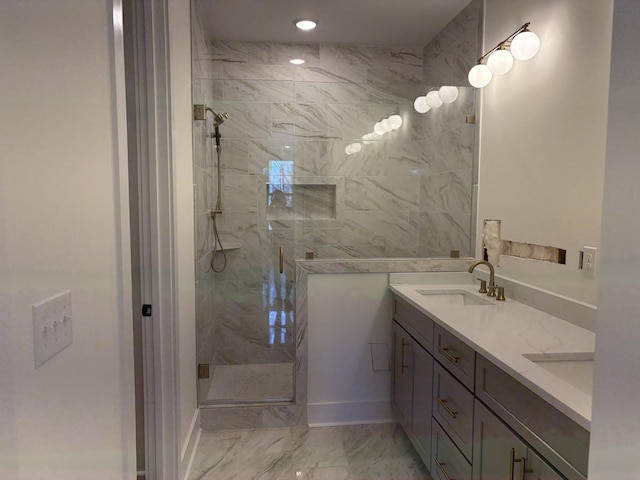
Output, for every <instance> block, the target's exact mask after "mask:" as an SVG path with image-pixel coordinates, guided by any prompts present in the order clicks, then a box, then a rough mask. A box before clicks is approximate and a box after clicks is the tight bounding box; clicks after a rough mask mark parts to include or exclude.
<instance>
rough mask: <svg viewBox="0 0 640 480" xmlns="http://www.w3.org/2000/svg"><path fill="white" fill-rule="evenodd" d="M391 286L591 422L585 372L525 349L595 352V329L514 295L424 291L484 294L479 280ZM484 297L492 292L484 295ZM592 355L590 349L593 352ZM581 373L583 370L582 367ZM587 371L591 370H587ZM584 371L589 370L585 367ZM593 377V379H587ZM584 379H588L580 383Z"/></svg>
mask: <svg viewBox="0 0 640 480" xmlns="http://www.w3.org/2000/svg"><path fill="white" fill-rule="evenodd" d="M389 288H390V290H391V291H392V292H394V293H395V294H396V295H398V296H399V297H401V298H403V299H404V300H406V301H407V302H409V303H410V304H411V305H413V306H414V307H416V308H417V309H418V310H420V311H421V312H423V313H425V314H426V315H428V316H429V317H431V318H432V319H433V320H434V321H435V322H436V323H438V324H439V325H441V326H442V327H443V328H445V329H446V330H448V331H450V332H451V333H453V334H455V335H456V336H457V337H459V338H460V339H461V340H462V341H464V342H465V343H466V344H467V345H469V346H470V347H472V348H473V349H474V350H476V351H477V352H478V353H480V354H481V355H483V356H484V357H485V358H487V359H488V360H490V361H491V362H493V363H494V364H495V365H497V366H498V367H500V368H501V369H502V370H504V371H505V372H507V373H508V374H509V375H511V376H512V377H513V378H515V379H516V380H518V381H519V382H521V383H522V384H524V385H525V386H526V387H528V388H529V389H530V390H532V391H533V392H535V393H536V394H537V395H538V396H540V397H541V398H543V399H544V400H546V401H547V402H549V403H550V404H551V405H553V406H554V407H556V408H557V409H558V410H560V411H561V412H562V413H564V414H565V415H567V416H568V417H569V418H571V419H572V420H573V421H575V422H576V423H578V424H579V425H580V426H582V427H583V428H585V429H587V430H590V428H591V400H592V396H591V394H590V393H587V391H585V390H588V389H586V388H584V378H583V379H579V378H577V377H576V378H575V380H574V379H573V378H571V375H572V374H571V373H569V375H568V380H567V375H566V374H564V375H563V376H564V379H563V378H560V376H558V375H556V374H553V373H551V372H550V371H549V370H548V369H546V368H544V367H543V366H541V365H542V364H541V363H537V362H533V361H531V360H529V359H528V358H526V357H524V356H523V354H534V357H535V355H536V354H537V355H540V354H543V356H544V354H546V356H549V355H551V354H569V355H573V354H576V355H578V356H581V355H582V354H585V353H592V352H594V348H595V334H594V333H593V332H590V331H589V330H586V329H584V328H581V327H578V326H576V325H573V324H571V323H568V322H566V321H564V320H562V319H560V318H558V317H554V316H552V315H549V314H547V313H544V312H542V311H540V310H537V309H535V308H532V307H529V306H527V305H524V304H522V303H519V302H517V301H515V300H512V299H510V298H508V293H509V292H507V299H506V301H504V302H497V301H495V300H494V301H493V302H494V303H493V304H492V305H454V304H447V303H442V302H438V301H436V300H430V299H429V296H428V295H423V294H421V293H419V291H425V290H434V291H437V290H444V289H455V290H464V291H466V292H468V293H469V294H472V295H479V294H478V286H477V285H473V284H469V283H466V284H460V283H451V284H406V283H393V281H392V283H391V284H390V285H389ZM482 297H483V298H485V299H486V298H487V297H486V296H485V295H482ZM587 356H588V355H587ZM576 375H578V376H580V375H581V374H580V373H577V374H576ZM587 375H589V373H588V372H587ZM582 376H583V377H584V372H583V373H582ZM587 381H589V380H588V379H587ZM581 382H582V385H580V384H581Z"/></svg>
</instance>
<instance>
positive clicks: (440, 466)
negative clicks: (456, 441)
mask: <svg viewBox="0 0 640 480" xmlns="http://www.w3.org/2000/svg"><path fill="white" fill-rule="evenodd" d="M434 460H435V462H436V465H438V469H439V470H440V471H441V472H442V475H444V478H446V479H447V480H454V479H453V478H451V477H450V476H449V474H448V473H447V471H446V470H445V469H444V466H445V465H446V463H440V462H439V461H438V457H436V458H434Z"/></svg>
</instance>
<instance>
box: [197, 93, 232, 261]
mask: <svg viewBox="0 0 640 480" xmlns="http://www.w3.org/2000/svg"><path fill="white" fill-rule="evenodd" d="M207 112H211V114H212V115H213V128H214V131H213V132H212V133H211V134H210V138H212V139H215V141H216V153H217V157H218V161H217V168H216V170H217V180H218V192H217V195H216V206H215V208H214V209H213V210H211V220H212V223H213V255H212V257H211V269H212V270H213V271H214V272H216V273H220V272H222V271H224V269H225V268H226V267H227V253H226V252H225V251H224V247H223V246H222V242H221V241H220V236H219V235H218V225H217V222H216V216H217V215H220V214H222V172H221V162H220V160H221V154H222V148H221V146H220V125H222V124H223V123H224V121H225V120H226V119H227V118H229V114H228V113H226V112H225V113H218V112H216V111H214V110H213V109H212V108H209V107H207V106H206V105H202V104H199V105H194V109H193V116H194V119H195V120H206V119H207ZM218 246H220V248H219V249H218ZM218 250H220V251H221V252H222V257H223V258H224V263H223V264H222V268H221V269H219V270H217V269H216V267H215V260H216V252H217V251H218Z"/></svg>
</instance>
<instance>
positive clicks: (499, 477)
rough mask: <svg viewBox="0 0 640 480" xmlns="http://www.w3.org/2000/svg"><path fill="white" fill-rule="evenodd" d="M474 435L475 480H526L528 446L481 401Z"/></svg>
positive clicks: (478, 403) (475, 411)
mask: <svg viewBox="0 0 640 480" xmlns="http://www.w3.org/2000/svg"><path fill="white" fill-rule="evenodd" d="M473 433H474V436H473V480H516V479H517V480H520V479H521V478H522V477H521V468H523V465H522V462H523V460H522V459H526V458H527V445H526V444H525V443H524V442H523V441H522V440H520V438H519V437H518V436H516V434H515V433H513V432H512V431H511V430H510V429H509V428H508V427H507V426H506V425H505V424H504V423H502V421H501V420H499V419H498V417H496V416H495V415H494V414H493V413H491V412H490V411H489V410H488V409H487V408H486V407H485V406H484V405H483V404H482V403H480V402H479V401H478V400H476V401H475V408H474V432H473Z"/></svg>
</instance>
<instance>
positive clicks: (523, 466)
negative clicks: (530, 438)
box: [509, 448, 531, 480]
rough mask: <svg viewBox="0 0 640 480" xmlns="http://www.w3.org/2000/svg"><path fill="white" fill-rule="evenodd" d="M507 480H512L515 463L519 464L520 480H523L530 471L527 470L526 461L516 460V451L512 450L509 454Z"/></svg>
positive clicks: (523, 459) (522, 459)
mask: <svg viewBox="0 0 640 480" xmlns="http://www.w3.org/2000/svg"><path fill="white" fill-rule="evenodd" d="M509 457H510V458H509V480H513V467H514V465H515V464H516V463H519V464H520V480H525V474H526V473H527V472H530V471H531V470H527V466H526V461H527V460H526V459H525V458H524V457H522V458H516V449H515V448H512V449H511V451H510V452H509Z"/></svg>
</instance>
